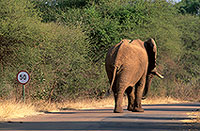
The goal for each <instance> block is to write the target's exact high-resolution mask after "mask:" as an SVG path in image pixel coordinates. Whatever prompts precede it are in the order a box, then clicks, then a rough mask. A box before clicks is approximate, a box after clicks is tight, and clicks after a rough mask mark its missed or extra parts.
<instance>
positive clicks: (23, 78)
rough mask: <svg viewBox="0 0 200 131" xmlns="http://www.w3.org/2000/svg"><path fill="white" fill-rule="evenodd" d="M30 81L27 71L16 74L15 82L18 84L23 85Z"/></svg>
mask: <svg viewBox="0 0 200 131" xmlns="http://www.w3.org/2000/svg"><path fill="white" fill-rule="evenodd" d="M29 80H30V76H29V74H28V72H27V71H20V72H18V73H17V81H18V82H19V83H20V84H23V85H25V84H26V83H28V81H29Z"/></svg>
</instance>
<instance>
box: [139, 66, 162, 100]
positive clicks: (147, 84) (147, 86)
mask: <svg viewBox="0 0 200 131" xmlns="http://www.w3.org/2000/svg"><path fill="white" fill-rule="evenodd" d="M154 75H156V76H158V77H159V78H164V76H162V75H161V74H160V73H158V72H157V70H156V68H154V70H152V71H151V72H150V73H148V74H147V77H146V83H145V88H144V92H143V97H142V99H146V97H147V95H148V92H149V89H150V87H151V81H152V78H153V77H154Z"/></svg>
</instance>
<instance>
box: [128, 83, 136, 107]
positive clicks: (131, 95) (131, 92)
mask: <svg viewBox="0 0 200 131" xmlns="http://www.w3.org/2000/svg"><path fill="white" fill-rule="evenodd" d="M126 94H127V97H128V108H127V110H128V111H133V107H134V100H135V94H134V90H133V87H131V86H129V87H128V88H127V89H126Z"/></svg>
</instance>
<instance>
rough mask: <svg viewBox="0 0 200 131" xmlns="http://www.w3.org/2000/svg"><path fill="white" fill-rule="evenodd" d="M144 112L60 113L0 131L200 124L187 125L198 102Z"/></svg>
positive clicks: (169, 129)
mask: <svg viewBox="0 0 200 131" xmlns="http://www.w3.org/2000/svg"><path fill="white" fill-rule="evenodd" d="M143 107H144V109H145V112H144V113H136V112H129V111H126V110H125V109H124V113H113V109H112V108H105V109H92V110H78V111H77V110H63V111H61V112H48V113H45V114H43V115H38V116H34V117H27V118H23V119H14V120H12V121H9V122H0V130H6V131H8V130H17V131H19V130H28V131H30V130H48V131H53V130H58V131H59V130H76V131H84V130H89V131H94V130H103V131H111V130H112V131H115V130H116V131H128V130H131V131H146V130H147V131H165V130H166V131H173V130H190V131H191V130H192V131H193V130H197V131H198V130H200V124H197V123H196V124H194V123H186V122H183V121H185V120H191V119H192V118H191V117H190V116H188V115H187V114H188V113H191V112H195V111H199V109H200V103H190V104H157V105H143Z"/></svg>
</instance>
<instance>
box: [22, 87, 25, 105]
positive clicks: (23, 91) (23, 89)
mask: <svg viewBox="0 0 200 131" xmlns="http://www.w3.org/2000/svg"><path fill="white" fill-rule="evenodd" d="M22 98H23V102H24V103H25V85H22Z"/></svg>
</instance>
